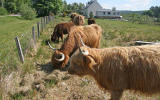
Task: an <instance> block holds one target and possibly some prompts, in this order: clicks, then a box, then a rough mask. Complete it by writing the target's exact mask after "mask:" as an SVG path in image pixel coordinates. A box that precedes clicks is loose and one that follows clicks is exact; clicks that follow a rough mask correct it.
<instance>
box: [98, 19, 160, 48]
mask: <svg viewBox="0 0 160 100" xmlns="http://www.w3.org/2000/svg"><path fill="white" fill-rule="evenodd" d="M96 22H97V23H98V24H99V25H100V26H101V27H102V29H103V37H102V42H101V47H102V48H104V47H110V46H126V45H128V44H127V43H128V42H132V41H136V40H142V41H160V26H158V25H149V24H133V23H130V22H124V21H114V20H108V19H96Z"/></svg>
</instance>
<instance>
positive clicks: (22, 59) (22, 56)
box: [15, 37, 24, 63]
mask: <svg viewBox="0 0 160 100" xmlns="http://www.w3.org/2000/svg"><path fill="white" fill-rule="evenodd" d="M15 41H16V45H17V49H18V55H19V58H20V60H21V62H22V63H24V55H23V52H22V48H21V44H20V41H19V39H18V37H16V38H15Z"/></svg>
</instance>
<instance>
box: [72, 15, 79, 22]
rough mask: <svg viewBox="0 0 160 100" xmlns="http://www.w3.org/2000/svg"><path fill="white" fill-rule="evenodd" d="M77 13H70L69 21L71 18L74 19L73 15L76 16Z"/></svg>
mask: <svg viewBox="0 0 160 100" xmlns="http://www.w3.org/2000/svg"><path fill="white" fill-rule="evenodd" d="M78 15H79V14H77V13H72V14H71V16H70V18H71V21H72V22H73V20H74V17H75V16H78Z"/></svg>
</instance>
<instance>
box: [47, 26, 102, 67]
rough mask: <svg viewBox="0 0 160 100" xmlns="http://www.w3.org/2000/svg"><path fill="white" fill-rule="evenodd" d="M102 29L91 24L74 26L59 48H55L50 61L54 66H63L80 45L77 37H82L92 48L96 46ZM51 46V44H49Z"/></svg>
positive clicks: (98, 43)
mask: <svg viewBox="0 0 160 100" xmlns="http://www.w3.org/2000/svg"><path fill="white" fill-rule="evenodd" d="M101 35H102V29H101V27H100V26H98V25H96V24H93V25H87V26H74V27H73V28H72V30H71V32H70V34H69V35H68V37H67V38H66V40H65V41H64V43H63V44H62V46H61V48H60V49H59V50H55V49H53V48H52V49H53V50H55V52H54V54H53V56H52V59H51V62H52V64H53V66H54V67H60V68H64V67H65V66H66V64H67V63H68V61H69V58H70V56H71V55H72V54H73V53H74V52H75V50H76V49H77V48H78V47H79V46H80V45H81V43H80V40H79V37H82V39H83V41H84V42H85V44H86V45H87V46H89V47H92V48H98V47H99V45H100V39H101ZM50 47H51V46H50Z"/></svg>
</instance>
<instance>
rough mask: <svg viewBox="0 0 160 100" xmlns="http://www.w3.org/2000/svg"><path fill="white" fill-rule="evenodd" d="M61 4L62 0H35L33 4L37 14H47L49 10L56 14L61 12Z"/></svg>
mask: <svg viewBox="0 0 160 100" xmlns="http://www.w3.org/2000/svg"><path fill="white" fill-rule="evenodd" d="M62 6H63V2H62V0H36V1H35V2H34V4H33V7H34V8H35V9H36V11H37V13H38V16H47V15H49V14H50V13H51V12H52V13H54V14H55V15H56V14H58V13H60V12H62V8H63V7H62Z"/></svg>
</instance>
